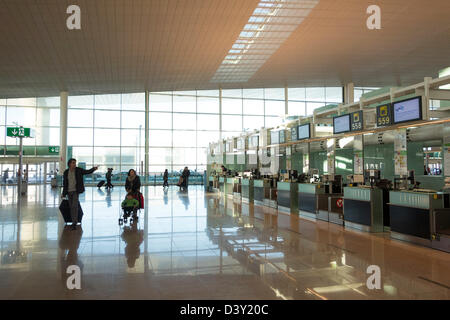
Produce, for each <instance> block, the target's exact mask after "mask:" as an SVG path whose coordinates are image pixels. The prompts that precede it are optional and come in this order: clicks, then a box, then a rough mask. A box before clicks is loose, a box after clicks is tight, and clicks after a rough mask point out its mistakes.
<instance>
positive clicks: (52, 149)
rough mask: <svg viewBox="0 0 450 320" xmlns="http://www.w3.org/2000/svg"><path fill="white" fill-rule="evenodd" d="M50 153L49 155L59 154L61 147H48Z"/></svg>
mask: <svg viewBox="0 0 450 320" xmlns="http://www.w3.org/2000/svg"><path fill="white" fill-rule="evenodd" d="M48 152H49V153H59V147H58V146H54V147H48Z"/></svg>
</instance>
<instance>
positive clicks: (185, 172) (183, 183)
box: [180, 167, 191, 191]
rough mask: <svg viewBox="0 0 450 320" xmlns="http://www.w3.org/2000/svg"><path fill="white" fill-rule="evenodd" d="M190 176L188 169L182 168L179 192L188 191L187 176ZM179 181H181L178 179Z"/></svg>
mask: <svg viewBox="0 0 450 320" xmlns="http://www.w3.org/2000/svg"><path fill="white" fill-rule="evenodd" d="M190 175H191V173H190V171H189V169H188V167H184V170H183V172H182V173H181V178H182V181H181V184H180V191H181V190H184V191H187V189H188V184H189V176H190ZM180 180H181V179H180Z"/></svg>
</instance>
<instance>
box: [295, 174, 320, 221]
mask: <svg viewBox="0 0 450 320" xmlns="http://www.w3.org/2000/svg"><path fill="white" fill-rule="evenodd" d="M324 193H325V189H324V188H323V186H322V185H321V184H319V183H299V184H298V213H299V215H300V217H302V218H305V219H309V220H316V219H317V208H318V205H317V203H318V195H319V194H324Z"/></svg>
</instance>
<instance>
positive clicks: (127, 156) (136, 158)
mask: <svg viewBox="0 0 450 320" xmlns="http://www.w3.org/2000/svg"><path fill="white" fill-rule="evenodd" d="M120 153H121V156H122V168H121V172H126V173H128V170H130V169H134V170H137V171H138V172H139V170H140V163H141V161H143V160H144V157H145V154H144V148H140V149H139V148H136V147H122V148H120Z"/></svg>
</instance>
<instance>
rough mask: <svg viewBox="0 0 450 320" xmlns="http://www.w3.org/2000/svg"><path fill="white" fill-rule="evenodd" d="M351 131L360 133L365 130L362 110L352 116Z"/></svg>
mask: <svg viewBox="0 0 450 320" xmlns="http://www.w3.org/2000/svg"><path fill="white" fill-rule="evenodd" d="M350 120H351V130H352V131H359V130H362V129H363V112H362V110H360V111H356V112H352V113H351V114H350Z"/></svg>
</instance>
